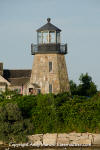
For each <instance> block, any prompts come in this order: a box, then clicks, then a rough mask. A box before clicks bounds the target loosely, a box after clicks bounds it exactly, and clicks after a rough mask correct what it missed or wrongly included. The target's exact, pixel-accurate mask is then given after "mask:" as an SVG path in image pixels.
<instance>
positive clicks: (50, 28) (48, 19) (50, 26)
mask: <svg viewBox="0 0 100 150" xmlns="http://www.w3.org/2000/svg"><path fill="white" fill-rule="evenodd" d="M50 20H51V19H50V18H47V21H48V23H47V24H45V25H44V26H42V27H41V28H39V29H38V30H37V32H40V31H46V30H48V31H59V32H60V31H61V30H60V29H59V28H58V27H56V26H54V25H53V24H51V23H50Z"/></svg>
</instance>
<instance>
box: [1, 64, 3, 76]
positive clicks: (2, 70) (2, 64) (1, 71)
mask: <svg viewBox="0 0 100 150" xmlns="http://www.w3.org/2000/svg"><path fill="white" fill-rule="evenodd" d="M0 75H1V76H3V63H2V62H0Z"/></svg>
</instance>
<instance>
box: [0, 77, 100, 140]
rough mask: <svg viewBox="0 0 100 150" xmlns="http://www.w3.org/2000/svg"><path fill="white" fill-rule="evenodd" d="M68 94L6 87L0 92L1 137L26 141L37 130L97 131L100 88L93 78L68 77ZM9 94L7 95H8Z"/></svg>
mask: <svg viewBox="0 0 100 150" xmlns="http://www.w3.org/2000/svg"><path fill="white" fill-rule="evenodd" d="M70 88H71V93H72V95H71V94H69V93H60V94H57V95H54V94H44V95H42V94H39V95H37V96H33V95H29V96H22V95H18V94H17V93H16V92H11V91H6V93H2V94H1V95H0V140H3V141H12V142H21V141H22V142H25V141H26V140H27V137H26V136H27V135H29V134H38V133H61V132H62V133H63V132H66V133H67V132H72V131H76V132H94V133H100V92H97V89H96V86H95V84H94V83H93V81H92V78H91V77H90V76H89V75H88V74H85V75H83V74H82V75H81V76H80V84H79V85H76V84H75V83H74V82H73V81H70ZM9 96H10V97H9Z"/></svg>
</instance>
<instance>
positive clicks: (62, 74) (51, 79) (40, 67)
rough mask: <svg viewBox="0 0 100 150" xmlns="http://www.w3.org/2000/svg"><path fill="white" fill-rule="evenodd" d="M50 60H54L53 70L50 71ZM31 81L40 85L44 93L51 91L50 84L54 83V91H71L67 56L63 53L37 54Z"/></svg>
mask: <svg viewBox="0 0 100 150" xmlns="http://www.w3.org/2000/svg"><path fill="white" fill-rule="evenodd" d="M49 62H52V71H50V72H49ZM30 82H31V83H32V84H34V83H35V84H37V85H38V86H40V88H41V93H43V94H45V93H49V84H52V92H53V93H55V94H57V93H60V92H67V91H69V90H70V89H69V81H68V74H67V68H66V62H65V56H64V55H62V54H36V55H35V56H34V63H33V67H32V74H31V81H30Z"/></svg>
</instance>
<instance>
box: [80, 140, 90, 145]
mask: <svg viewBox="0 0 100 150" xmlns="http://www.w3.org/2000/svg"><path fill="white" fill-rule="evenodd" d="M78 144H84V145H91V144H92V142H91V140H90V139H80V140H79V141H78Z"/></svg>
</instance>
